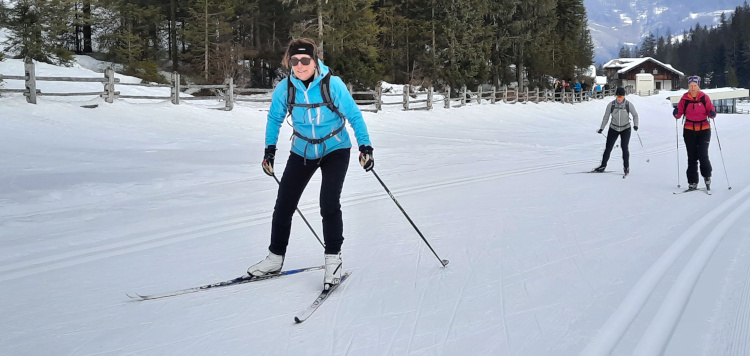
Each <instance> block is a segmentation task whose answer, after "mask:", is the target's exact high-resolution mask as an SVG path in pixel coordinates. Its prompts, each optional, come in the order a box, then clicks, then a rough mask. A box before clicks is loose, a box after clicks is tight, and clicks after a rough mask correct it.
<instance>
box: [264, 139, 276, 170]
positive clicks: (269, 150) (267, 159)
mask: <svg viewBox="0 0 750 356" xmlns="http://www.w3.org/2000/svg"><path fill="white" fill-rule="evenodd" d="M275 158H276V145H270V146H268V147H266V153H265V155H263V163H262V164H261V165H262V166H263V172H265V173H266V174H268V175H269V176H273V160H274V159H275Z"/></svg>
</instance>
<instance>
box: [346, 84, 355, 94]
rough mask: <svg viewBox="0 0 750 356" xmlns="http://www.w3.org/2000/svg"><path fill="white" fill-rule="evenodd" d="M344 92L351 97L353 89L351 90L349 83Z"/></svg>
mask: <svg viewBox="0 0 750 356" xmlns="http://www.w3.org/2000/svg"><path fill="white" fill-rule="evenodd" d="M346 91H348V92H349V95H352V92H353V91H354V89H352V84H351V83H349V84H347V85H346Z"/></svg>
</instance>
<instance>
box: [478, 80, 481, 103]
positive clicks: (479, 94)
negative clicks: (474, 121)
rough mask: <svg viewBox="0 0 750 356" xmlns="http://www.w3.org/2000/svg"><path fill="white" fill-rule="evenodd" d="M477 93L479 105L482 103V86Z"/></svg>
mask: <svg viewBox="0 0 750 356" xmlns="http://www.w3.org/2000/svg"><path fill="white" fill-rule="evenodd" d="M477 93H478V94H477V104H481V103H482V85H481V84H480V85H479V87H478V88H477Z"/></svg>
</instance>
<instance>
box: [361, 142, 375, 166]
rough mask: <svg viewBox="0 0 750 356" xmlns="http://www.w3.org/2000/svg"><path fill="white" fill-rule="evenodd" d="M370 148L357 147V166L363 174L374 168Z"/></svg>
mask: <svg viewBox="0 0 750 356" xmlns="http://www.w3.org/2000/svg"><path fill="white" fill-rule="evenodd" d="M372 150H373V148H372V146H365V145H360V146H359V164H361V165H362V168H364V169H365V172H369V171H371V170H372V169H373V168H374V167H375V159H374V158H372Z"/></svg>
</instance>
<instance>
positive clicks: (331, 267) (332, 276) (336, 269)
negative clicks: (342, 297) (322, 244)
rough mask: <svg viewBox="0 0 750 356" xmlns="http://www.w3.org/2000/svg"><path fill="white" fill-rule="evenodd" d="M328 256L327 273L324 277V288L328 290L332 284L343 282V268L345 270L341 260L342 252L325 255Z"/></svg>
mask: <svg viewBox="0 0 750 356" xmlns="http://www.w3.org/2000/svg"><path fill="white" fill-rule="evenodd" d="M325 258H326V274H325V277H323V290H328V289H329V288H331V286H333V285H336V284H339V283H341V270H343V267H342V262H341V253H337V254H335V255H329V254H326V255H325Z"/></svg>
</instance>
